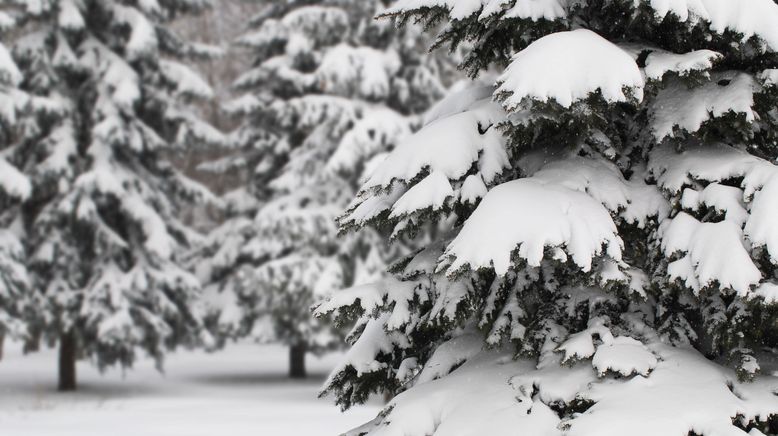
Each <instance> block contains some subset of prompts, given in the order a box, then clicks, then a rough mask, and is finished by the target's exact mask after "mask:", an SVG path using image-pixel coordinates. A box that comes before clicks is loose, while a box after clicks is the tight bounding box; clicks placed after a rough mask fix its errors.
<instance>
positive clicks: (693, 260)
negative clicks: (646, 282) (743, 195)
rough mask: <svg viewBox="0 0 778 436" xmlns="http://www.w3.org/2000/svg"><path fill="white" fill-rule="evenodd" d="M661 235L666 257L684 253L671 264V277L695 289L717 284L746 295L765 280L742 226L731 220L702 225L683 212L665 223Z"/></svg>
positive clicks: (661, 228)
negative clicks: (745, 238)
mask: <svg viewBox="0 0 778 436" xmlns="http://www.w3.org/2000/svg"><path fill="white" fill-rule="evenodd" d="M659 234H660V237H661V240H662V249H663V250H664V253H665V255H666V256H668V257H671V256H672V255H673V254H674V253H676V252H681V253H685V255H684V256H683V257H681V258H680V259H678V260H675V261H673V262H671V263H670V264H669V265H668V267H667V272H668V274H669V275H670V277H671V278H678V279H681V280H682V281H684V283H685V284H686V285H687V286H688V287H690V288H692V289H694V290H699V289H700V288H702V287H706V286H708V285H710V284H712V283H713V282H717V283H718V284H719V286H721V287H722V288H725V289H733V290H735V291H737V292H738V293H739V294H740V295H743V296H745V295H747V294H748V292H749V290H750V288H751V286H753V285H756V284H758V283H759V281H760V280H761V279H762V273H761V272H760V271H759V268H757V267H756V265H755V264H754V262H753V261H752V260H751V257H750V255H749V253H748V251H747V250H746V247H745V244H744V241H743V232H742V230H741V229H740V226H738V225H736V224H734V223H733V222H732V221H729V220H726V221H721V222H718V223H701V222H699V221H697V220H696V219H695V218H694V217H692V216H691V215H688V214H687V213H685V212H681V213H679V214H678V215H677V216H676V217H675V218H673V219H671V220H667V221H665V222H664V223H663V224H662V226H661V227H660V231H659Z"/></svg>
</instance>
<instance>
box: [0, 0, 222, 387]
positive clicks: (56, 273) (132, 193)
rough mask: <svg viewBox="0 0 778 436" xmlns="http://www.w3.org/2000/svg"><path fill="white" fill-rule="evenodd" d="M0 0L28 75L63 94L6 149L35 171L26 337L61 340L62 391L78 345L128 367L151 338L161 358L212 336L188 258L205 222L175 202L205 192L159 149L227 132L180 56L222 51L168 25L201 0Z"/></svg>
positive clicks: (25, 81)
mask: <svg viewBox="0 0 778 436" xmlns="http://www.w3.org/2000/svg"><path fill="white" fill-rule="evenodd" d="M4 5H5V6H6V11H7V13H8V14H13V16H14V19H15V20H16V21H17V22H18V23H20V26H21V27H20V30H19V32H18V36H17V37H15V38H13V43H12V46H13V55H14V59H15V60H16V64H17V65H18V66H19V69H20V70H21V81H20V85H19V87H20V88H21V89H22V90H23V91H24V92H26V93H29V94H31V95H34V96H38V97H39V98H45V99H46V101H52V102H54V103H56V104H55V105H52V108H51V109H52V110H49V111H46V112H44V113H41V114H40V115H38V116H36V117H34V118H31V119H30V123H29V125H28V126H27V129H26V130H27V132H26V134H25V135H24V137H23V138H22V141H21V142H19V143H18V145H16V146H15V147H13V148H12V149H9V152H8V155H9V157H10V159H9V160H11V161H13V162H15V163H16V167H17V168H18V169H19V170H20V171H21V172H22V173H23V174H24V175H25V176H26V177H27V178H28V179H29V180H30V184H31V192H30V195H29V196H28V198H26V200H25V201H24V202H23V204H22V207H21V209H22V211H21V223H22V224H23V228H24V245H25V247H26V248H27V252H28V260H27V264H28V271H29V276H30V282H31V288H32V293H31V295H30V298H29V299H30V300H31V304H33V307H34V308H35V312H34V314H33V315H32V316H31V317H29V319H28V324H29V329H30V331H31V333H30V334H31V337H32V338H31V341H33V342H35V341H39V340H44V341H46V342H48V343H51V344H54V343H57V342H58V343H59V347H60V356H59V364H60V380H59V387H60V389H61V390H72V389H75V388H76V372H75V362H76V360H77V359H78V358H90V359H91V360H93V361H94V362H96V364H97V365H98V366H99V367H100V368H101V369H102V368H104V367H106V366H108V365H114V364H120V365H122V366H124V367H127V366H130V365H131V364H132V362H133V360H134V358H135V356H136V353H137V351H138V350H139V349H143V350H145V351H146V352H147V353H148V354H150V355H151V356H152V357H154V358H155V359H156V360H157V362H158V364H160V365H161V363H162V358H163V354H164V351H165V349H166V348H169V347H174V346H176V345H179V344H186V345H190V344H196V343H197V342H199V341H200V340H201V339H205V338H204V337H200V327H201V314H200V310H199V308H198V302H197V301H198V295H199V288H200V287H199V282H198V280H197V279H196V278H195V277H194V276H193V275H192V274H190V273H189V272H187V271H186V269H185V268H184V267H183V266H182V263H181V260H180V255H181V254H180V253H181V252H182V251H183V250H185V249H187V248H188V247H189V246H190V245H191V244H192V242H193V241H196V240H197V235H196V234H195V233H194V232H192V231H191V230H190V229H188V228H187V227H186V226H185V225H184V224H183V223H181V222H180V221H179V220H178V219H177V218H176V211H177V208H178V206H179V205H180V204H181V203H182V202H184V201H189V200H192V199H203V198H205V197H206V196H207V195H208V193H207V190H205V189H203V188H202V187H200V186H199V185H197V184H195V183H193V182H192V181H190V180H188V179H187V178H186V177H184V176H183V175H182V174H181V173H179V172H178V171H177V170H176V169H174V168H173V167H172V166H171V165H170V164H169V163H167V161H166V160H165V159H164V156H165V153H175V152H176V151H180V150H183V149H184V148H185V147H189V146H194V145H198V144H210V145H215V144H219V143H222V142H223V139H222V136H221V135H220V134H219V132H218V131H216V130H215V129H213V128H212V127H210V126H209V125H207V124H206V123H203V122H202V121H200V120H199V119H198V118H197V117H196V116H195V115H194V114H193V113H192V112H191V111H190V110H189V109H188V108H187V105H186V103H187V102H188V101H191V100H192V99H195V98H208V97H209V96H210V95H211V91H210V88H209V87H208V85H207V84H206V83H205V82H204V81H203V80H201V79H200V78H199V77H198V76H197V74H196V73H195V72H194V71H192V70H191V69H190V68H189V67H187V66H186V64H185V63H184V62H185V61H184V60H185V59H186V58H189V57H193V56H208V55H211V54H213V50H212V49H211V48H209V47H207V46H202V45H198V44H192V43H189V42H186V41H184V40H181V39H180V38H178V37H177V36H176V35H175V34H174V33H173V32H171V31H170V29H169V28H168V27H166V24H165V23H166V22H167V21H168V20H170V19H172V18H174V17H176V16H177V15H179V14H182V13H188V12H196V11H197V10H200V9H202V8H203V7H205V6H206V0H155V1H138V2H135V1H132V2H119V1H113V0H50V1H43V2H42V1H37V0H14V1H5V2H4ZM33 346H34V344H33Z"/></svg>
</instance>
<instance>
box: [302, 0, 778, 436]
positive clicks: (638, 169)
mask: <svg viewBox="0 0 778 436" xmlns="http://www.w3.org/2000/svg"><path fill="white" fill-rule="evenodd" d="M386 14H387V15H390V16H395V17H397V18H398V19H399V20H401V21H408V20H420V21H422V22H423V23H425V24H428V25H429V24H433V23H437V22H439V21H441V20H444V21H446V27H445V28H444V29H443V30H442V31H441V32H440V33H439V34H438V37H437V44H438V45H443V44H447V43H450V44H453V45H455V46H456V45H457V44H459V43H460V42H464V41H467V42H468V43H469V44H471V49H470V51H469V53H467V56H466V57H465V59H464V61H463V67H464V68H466V69H467V71H468V72H469V73H470V74H471V75H472V76H476V75H478V74H479V72H481V71H484V70H485V69H487V68H495V69H497V70H501V71H502V72H501V74H500V76H499V78H498V79H497V81H496V83H495V84H494V86H493V87H492V86H490V87H486V88H473V89H470V90H468V91H465V92H462V93H461V94H459V95H458V96H456V97H452V98H451V99H449V101H448V102H447V104H446V106H445V107H446V108H447V109H445V110H441V111H439V113H438V117H437V119H435V120H434V121H432V122H430V123H428V124H426V125H425V126H424V127H423V128H422V129H421V130H420V131H419V132H418V133H416V134H415V135H414V136H413V137H411V138H410V139H408V140H406V141H403V142H402V143H401V144H399V145H398V146H397V147H396V148H395V149H394V151H392V152H391V153H390V154H389V156H388V157H387V158H386V159H385V160H383V161H382V162H381V163H380V164H379V165H378V166H377V168H376V170H375V171H373V172H372V173H371V176H370V178H369V179H368V180H367V182H366V183H365V184H364V185H363V187H362V189H361V191H360V194H359V195H358V197H357V200H356V201H355V202H354V203H353V205H352V206H351V207H350V208H349V209H348V211H347V212H346V214H345V215H344V216H343V218H342V219H341V221H340V223H341V227H342V228H343V229H352V228H357V229H362V228H365V227H368V226H376V227H378V228H389V229H394V230H393V231H394V232H395V233H397V232H404V231H406V229H408V228H409V224H416V223H419V222H425V221H432V222H440V221H445V222H447V223H449V224H450V231H449V232H448V233H445V234H442V235H440V236H439V237H437V238H436V243H434V244H430V245H428V246H427V247H426V248H424V249H423V250H421V251H420V252H418V253H417V254H415V255H412V256H409V257H408V258H407V259H405V260H404V261H402V262H399V263H397V264H396V265H394V267H393V268H392V269H393V271H394V272H395V273H396V274H395V275H394V277H391V278H387V279H384V280H381V281H378V282H377V283H375V284H374V285H371V286H360V287H356V288H352V289H348V290H346V291H342V292H340V293H336V294H334V296H333V297H332V298H331V299H330V300H328V301H326V302H324V303H322V304H321V305H320V306H319V307H318V308H317V313H318V314H320V315H323V314H329V313H333V312H334V313H335V314H336V315H337V316H338V317H339V319H341V320H344V321H345V320H349V319H354V318H356V319H357V328H355V329H354V333H353V334H352V338H353V346H352V348H351V350H350V351H349V352H348V354H347V355H346V357H345V360H344V362H343V363H342V365H340V366H339V367H338V368H337V369H336V370H335V372H334V373H333V374H332V376H331V377H330V379H329V380H328V382H327V384H326V388H325V392H326V393H331V394H333V395H335V396H336V398H337V402H338V403H339V404H341V405H342V406H343V407H349V406H350V405H352V404H354V403H360V402H364V401H365V400H366V399H367V398H368V396H369V395H370V394H371V393H373V392H385V393H389V394H397V396H396V397H395V398H394V399H393V400H392V401H391V402H390V403H389V404H388V405H387V407H386V408H385V410H384V411H383V412H382V413H381V414H380V415H379V416H378V417H377V418H376V419H375V420H374V421H373V422H371V423H368V424H366V425H365V426H363V427H361V428H359V429H356V430H354V431H353V432H352V433H351V434H354V435H371V436H378V435H381V436H387V435H392V436H394V435H398V436H399V435H403V436H423V435H430V434H435V435H436V436H448V435H457V436H465V435H467V436H471V435H486V434H488V435H513V434H526V435H570V436H594V435H597V436H610V435H614V436H615V435H635V436H644V435H645V436H656V435H671V434H672V435H686V434H695V435H714V434H721V435H723V434H727V435H746V434H749V435H763V434H776V433H777V432H778V422H776V413H778V400H776V397H775V395H774V392H775V389H776V386H778V379H777V378H776V377H775V376H774V375H773V374H771V372H772V371H774V369H775V367H776V366H775V365H776V363H778V362H777V359H776V349H777V348H776V346H777V345H778V343H776V340H777V339H778V331H776V329H777V328H778V311H776V304H777V303H778V293H777V292H776V291H777V290H778V280H777V278H778V276H777V275H776V272H777V271H776V265H778V238H776V237H777V236H778V225H776V221H775V211H776V210H778V209H777V208H778V195H776V192H777V191H776V190H778V167H777V166H776V165H775V164H774V163H773V161H774V159H775V157H776V156H777V155H778V148H777V147H776V146H778V141H776V139H777V138H778V112H776V109H775V108H776V106H777V105H778V25H777V24H778V4H776V3H775V2H774V1H773V0H699V1H677V2H667V1H648V0H646V1H643V0H639V1H635V0H538V1H524V0H401V1H398V2H397V3H395V5H394V6H393V7H392V8H390V9H389V10H388V12H387V13H386Z"/></svg>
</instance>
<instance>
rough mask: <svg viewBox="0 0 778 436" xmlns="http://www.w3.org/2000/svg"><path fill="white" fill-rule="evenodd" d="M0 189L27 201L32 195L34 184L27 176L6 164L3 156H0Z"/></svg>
mask: <svg viewBox="0 0 778 436" xmlns="http://www.w3.org/2000/svg"><path fill="white" fill-rule="evenodd" d="M0 189H2V190H3V191H5V193H6V194H8V195H10V196H12V197H17V198H20V199H26V198H28V197H29V196H30V194H31V193H32V184H31V183H30V180H29V179H28V178H27V176H25V175H24V174H23V173H22V172H21V171H19V170H18V169H16V167H14V166H13V165H11V164H9V163H8V162H6V160H5V159H3V157H2V156H0Z"/></svg>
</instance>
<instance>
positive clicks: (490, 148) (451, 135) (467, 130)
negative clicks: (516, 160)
mask: <svg viewBox="0 0 778 436" xmlns="http://www.w3.org/2000/svg"><path fill="white" fill-rule="evenodd" d="M504 116H505V115H504V112H503V111H502V109H501V108H500V106H499V105H497V104H495V103H493V102H491V101H488V100H485V101H481V102H479V103H477V104H476V105H475V106H474V107H472V108H471V109H470V110H468V111H466V112H461V113H457V114H454V115H451V116H448V117H445V118H441V119H439V120H437V121H434V122H432V123H430V124H428V125H427V126H426V127H424V128H423V129H421V130H420V131H419V132H417V133H416V134H415V135H413V136H411V137H409V138H408V139H406V140H405V141H403V142H402V143H400V144H399V145H398V146H397V148H395V150H394V151H392V152H391V153H390V154H389V156H387V158H386V159H385V160H384V161H383V162H382V163H381V165H379V166H378V168H376V170H375V171H374V172H373V174H372V175H371V176H370V178H369V179H368V181H367V183H365V185H364V187H363V189H367V188H371V187H377V186H380V187H387V186H389V185H390V183H391V182H392V181H394V180H411V179H413V178H414V177H416V175H418V174H419V173H420V172H421V171H422V170H423V169H425V168H427V169H428V170H429V171H430V172H431V173H435V172H438V173H440V174H442V175H444V176H446V177H447V178H448V179H451V180H456V179H459V178H460V177H462V176H463V175H464V174H465V173H466V172H467V171H468V170H469V169H470V167H471V166H472V165H473V162H477V161H479V158H480V159H481V160H482V161H483V160H484V159H485V158H484V156H486V157H491V156H494V157H495V158H496V159H495V162H493V163H492V162H484V163H490V164H492V165H488V166H485V167H484V168H483V169H482V172H483V173H484V181H487V182H489V181H491V180H493V179H494V177H495V176H496V175H497V173H498V172H499V171H500V170H502V168H504V167H505V166H507V165H508V160H507V156H506V155H505V151H504V140H503V137H502V135H501V134H500V132H498V131H497V129H494V128H490V127H491V126H492V125H493V124H494V123H495V122H497V121H499V120H502V119H503V118H504ZM479 129H480V130H481V131H484V130H485V133H481V132H479ZM495 164H496V165H495Z"/></svg>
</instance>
